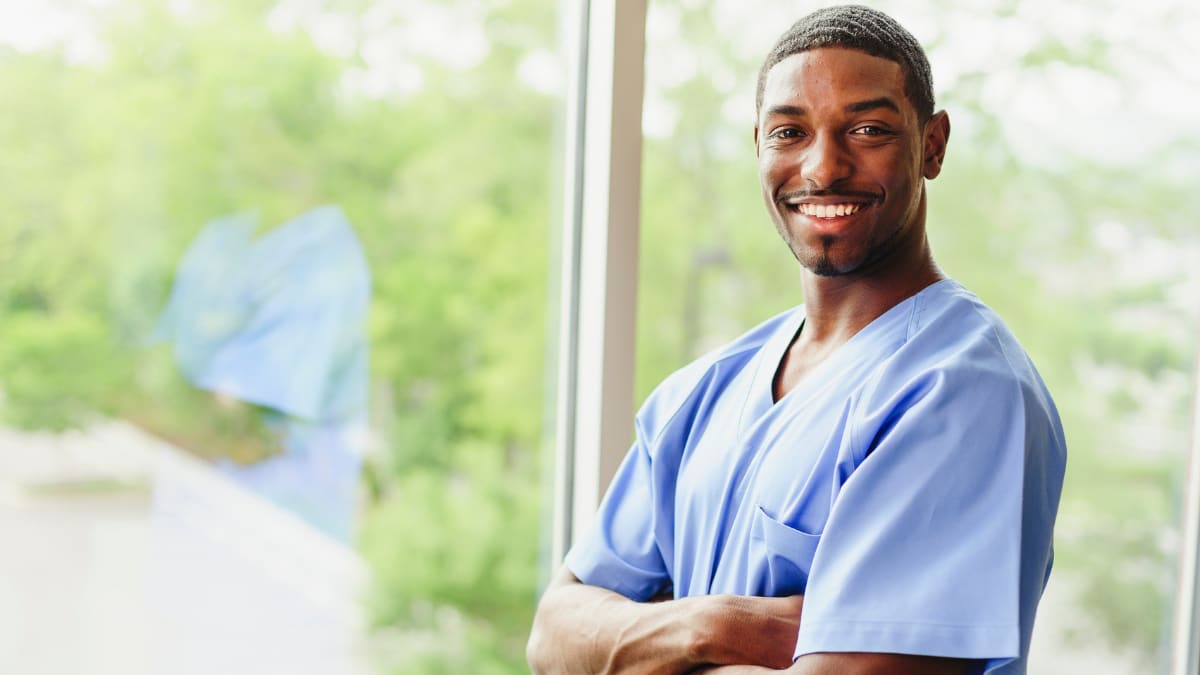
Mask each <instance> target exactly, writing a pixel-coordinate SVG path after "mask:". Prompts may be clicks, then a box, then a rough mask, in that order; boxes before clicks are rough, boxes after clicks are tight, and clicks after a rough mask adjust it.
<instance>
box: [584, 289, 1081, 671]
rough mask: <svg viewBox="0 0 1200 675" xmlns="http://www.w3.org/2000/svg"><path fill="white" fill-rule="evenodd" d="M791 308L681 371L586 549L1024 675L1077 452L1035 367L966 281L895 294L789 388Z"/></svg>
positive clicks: (806, 636) (598, 569)
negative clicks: (782, 368) (798, 601)
mask: <svg viewBox="0 0 1200 675" xmlns="http://www.w3.org/2000/svg"><path fill="white" fill-rule="evenodd" d="M803 319H804V311H803V308H802V307H801V308H798V309H796V310H792V311H789V312H786V313H784V314H782V315H780V316H778V317H775V318H774V319H771V320H770V321H768V322H766V323H765V324H763V325H761V326H759V327H758V328H755V329H754V330H752V331H750V332H749V333H747V334H746V335H744V336H742V337H741V338H739V339H738V340H736V341H735V342H733V343H731V344H729V345H727V346H726V347H724V348H722V349H719V350H717V351H715V352H713V353H711V354H709V355H707V356H705V357H703V358H701V359H699V360H698V361H696V362H694V363H692V364H691V365H689V366H687V367H685V368H683V369H682V370H680V371H678V372H676V373H675V374H673V375H672V376H670V377H669V378H668V379H667V380H666V381H665V382H663V384H662V385H660V386H659V387H658V389H657V390H655V392H654V393H653V394H651V396H650V398H649V399H648V400H647V401H646V403H645V405H644V406H643V408H642V410H641V411H640V412H639V414H638V417H637V436H638V440H637V442H636V443H635V445H634V447H633V449H632V450H631V451H630V453H629V455H628V456H627V457H626V458H625V461H624V463H623V464H622V465H621V468H620V469H619V471H618V472H617V475H616V477H615V478H614V479H613V483H612V486H611V487H610V488H609V492H608V494H607V495H606V497H605V499H604V503H603V504H602V506H601V508H600V514H599V516H598V517H597V523H596V525H595V526H593V528H592V529H591V531H589V532H588V533H587V534H586V535H585V536H584V537H583V538H582V539H581V540H580V541H579V542H578V543H577V544H576V546H575V548H574V549H573V550H572V551H571V552H570V554H569V555H568V556H567V565H568V567H569V568H570V569H571V570H572V571H573V572H574V573H575V575H576V576H577V577H579V578H580V579H581V580H583V581H584V582H586V583H589V584H593V585H597V586H603V587H606V588H610V589H613V590H615V591H618V592H620V593H623V594H625V595H627V596H629V597H631V598H634V599H637V600H645V599H647V598H650V597H651V596H653V595H655V594H657V593H659V592H660V591H663V590H666V589H672V590H673V592H674V594H675V597H684V596H692V595H703V594H710V593H735V594H741V595H760V596H781V595H790V594H795V593H803V594H805V599H804V612H803V618H802V619H801V625H800V634H799V641H798V644H797V645H796V654H797V655H800V654H806V653H811V652H821V651H825V652H830V651H833V652H838V651H862V652H893V653H905V654H925V655H937V656H958V657H964V658H973V659H986V660H987V661H988V667H989V668H998V670H995V671H993V672H999V673H1023V672H1025V661H1024V659H1025V657H1026V655H1027V654H1028V651H1029V637H1030V632H1031V630H1032V628H1033V616H1034V610H1035V608H1036V605H1037V601H1038V599H1039V598H1040V596H1041V593H1042V588H1043V586H1044V584H1045V581H1046V578H1047V576H1048V574H1049V572H1050V563H1051V558H1052V550H1051V541H1050V540H1051V530H1052V527H1053V524H1054V515H1055V512H1056V510H1057V508H1058V498H1059V492H1060V490H1061V487H1062V480H1063V470H1064V465H1065V462H1066V447H1065V441H1064V439H1063V433H1062V428H1061V425H1060V422H1059V419H1058V414H1057V412H1056V411H1055V408H1054V404H1053V402H1052V401H1051V400H1050V395H1049V394H1048V393H1047V391H1046V389H1045V387H1044V385H1043V384H1042V381H1041V379H1040V378H1039V376H1038V375H1037V373H1036V372H1035V370H1034V368H1033V364H1032V363H1031V362H1030V360H1029V358H1028V357H1027V356H1026V354H1025V352H1024V351H1023V350H1022V349H1021V347H1020V345H1018V344H1017V342H1016V339H1015V338H1014V337H1013V336H1012V335H1011V334H1010V333H1009V332H1008V330H1007V329H1006V328H1005V327H1004V326H1003V324H1002V323H1001V322H1000V320H999V319H998V318H997V317H996V316H995V314H993V313H992V312H991V310H989V309H988V308H986V307H985V306H984V305H983V304H982V303H981V302H980V301H979V299H978V298H976V297H975V296H974V295H972V294H971V293H970V292H969V291H967V290H966V289H964V288H963V287H962V286H960V285H958V284H957V283H956V282H954V281H950V280H946V281H941V282H939V283H937V284H934V285H932V286H930V287H928V288H926V289H925V290H923V291H922V292H920V293H918V294H917V295H915V296H913V297H912V298H909V299H907V300H905V301H903V302H901V303H900V304H898V305H896V306H895V307H893V308H892V309H891V310H889V311H888V312H886V313H885V314H883V315H882V316H880V317H879V318H877V319H876V320H875V321H874V322H872V323H871V324H870V325H868V326H867V327H866V328H864V329H863V330H862V331H860V332H859V333H858V334H857V335H855V336H854V337H853V338H852V339H851V340H850V341H849V342H847V343H846V344H845V345H843V346H842V347H841V348H840V349H838V350H837V351H836V352H835V353H834V354H833V355H831V356H830V357H829V358H827V359H826V360H825V361H824V362H823V363H821V364H820V365H819V366H818V367H817V368H816V369H814V370H813V371H811V372H810V373H809V374H808V375H807V376H806V377H805V378H804V379H803V380H802V381H801V382H800V383H799V384H798V385H797V386H796V387H795V389H793V390H792V391H791V392H789V393H788V394H787V396H785V397H783V399H781V400H780V401H779V402H778V403H774V404H773V403H772V379H773V377H774V374H775V371H776V368H777V366H778V364H779V362H780V359H781V358H782V356H783V354H784V352H785V351H786V349H787V347H788V345H789V343H790V341H791V339H792V337H793V336H794V335H795V334H796V332H797V330H799V328H800V326H801V324H802V321H803Z"/></svg>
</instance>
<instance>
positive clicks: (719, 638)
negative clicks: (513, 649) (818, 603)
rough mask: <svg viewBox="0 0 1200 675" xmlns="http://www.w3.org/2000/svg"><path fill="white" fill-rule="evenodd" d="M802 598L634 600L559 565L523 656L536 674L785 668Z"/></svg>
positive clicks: (664, 673)
mask: <svg viewBox="0 0 1200 675" xmlns="http://www.w3.org/2000/svg"><path fill="white" fill-rule="evenodd" d="M803 602H804V598H803V597H802V596H792V597H789V598H754V597H741V596H733V595H709V596H699V597H692V598H684V599H681V600H668V601H663V602H648V603H643V602H635V601H633V600H630V599H629V598H626V597H625V596H623V595H621V594H619V593H614V592H612V591H609V590H607V589H603V588H599V587H596V586H589V585H587V584H584V583H582V582H581V581H579V580H578V579H577V578H575V575H574V574H572V573H571V572H570V570H568V569H566V568H564V569H563V570H562V571H561V572H560V573H559V575H558V577H557V578H556V579H555V580H554V581H553V582H551V584H550V587H549V588H547V589H546V593H545V594H544V595H543V596H542V600H541V602H540V603H539V605H538V609H537V614H536V616H535V617H534V623H533V630H532V632H531V633H530V636H529V644H528V646H527V648H526V656H527V658H528V660H529V665H530V667H531V668H532V669H533V672H534V673H536V674H537V675H558V674H564V673H571V674H572V675H582V674H589V675H590V674H593V673H595V674H599V673H605V674H616V673H625V674H630V675H632V674H635V673H647V674H648V673H654V674H655V675H659V674H661V675H676V674H682V673H691V672H694V671H696V669H697V668H701V667H704V666H709V665H714V664H752V665H756V666H761V667H763V668H767V669H772V668H786V667H787V666H788V665H789V664H791V662H792V650H793V649H794V648H795V645H796V635H797V630H798V628H799V625H800V611H801V607H802V605H803Z"/></svg>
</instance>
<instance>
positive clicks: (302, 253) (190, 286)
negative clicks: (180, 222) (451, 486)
mask: <svg viewBox="0 0 1200 675" xmlns="http://www.w3.org/2000/svg"><path fill="white" fill-rule="evenodd" d="M256 230H257V219H256V218H255V217H253V216H250V215H233V216H226V217H224V218H220V219H218V220H215V221H213V222H211V223H209V224H208V225H206V226H205V227H204V229H203V230H201V232H200V234H199V235H198V236H197V237H196V240H195V241H194V242H193V243H192V245H191V246H190V247H189V248H188V250H187V253H186V254H185V255H184V258H183V261H182V262H181V264H180V267H179V272H178V274H177V275H176V280H175V285H174V287H173V289H172V292H171V299H170V302H169V303H168V305H167V308H166V310H165V311H164V312H163V316H162V318H161V319H160V321H159V326H158V332H157V337H158V338H159V339H165V340H171V341H173V342H174V348H175V349H174V351H175V356H176V359H177V361H178V362H179V365H180V367H181V369H182V370H183V372H184V373H185V374H186V375H187V377H188V379H189V380H190V381H191V382H192V383H193V384H195V385H196V386H197V387H199V388H201V389H205V390H208V391H212V392H217V393H220V394H223V395H225V396H229V397H232V398H236V399H238V400H241V401H248V402H251V403H256V404H258V405H262V406H267V407H269V408H271V409H272V410H273V411H276V412H275V413H274V414H270V415H268V416H267V419H266V421H267V424H268V425H269V426H270V427H271V428H272V429H273V430H274V431H275V432H277V433H278V434H279V435H280V437H281V440H282V443H283V446H284V450H285V452H283V453H282V454H280V455H276V456H273V457H269V458H267V459H265V460H263V461H261V462H258V463H256V464H254V465H250V466H240V465H236V464H233V463H231V462H225V463H223V464H222V465H221V467H220V468H221V469H222V471H223V472H224V473H225V474H226V475H228V476H229V477H230V478H232V479H233V480H234V481H236V482H237V483H239V484H241V485H243V486H244V487H246V488H248V489H250V490H251V491H252V492H254V493H255V494H258V495H261V496H263V497H266V498H267V499H270V500H271V501H272V502H275V503H276V504H278V505H280V506H282V507H283V508H285V509H287V510H288V511H290V512H292V513H294V514H296V515H298V516H300V517H301V518H303V519H304V520H305V521H306V522H308V523H309V524H310V525H313V526H314V527H316V528H318V529H320V530H321V531H323V532H325V533H326V534H329V535H331V536H333V537H334V538H336V539H338V540H340V541H343V542H349V541H350V539H351V535H352V527H353V521H354V511H355V508H354V507H355V501H356V494H357V488H358V477H359V472H360V467H361V464H362V457H361V455H362V450H363V447H362V445H363V442H362V439H363V438H364V437H365V434H364V429H365V427H366V406H367V358H368V353H367V351H368V348H367V339H366V317H367V310H368V307H369V304H370V299H371V278H370V271H369V269H368V267H367V261H366V257H365V256H364V255H363V251H362V247H361V245H360V244H359V241H358V236H357V235H356V234H355V233H354V228H353V227H352V226H351V225H350V222H349V221H348V220H347V219H346V216H345V215H344V214H343V213H342V210H341V209H339V208H338V207H336V206H322V207H319V208H316V209H313V210H311V211H308V212H306V213H304V214H302V215H300V216H298V217H296V218H294V219H292V220H290V221H288V222H286V223H284V224H282V225H280V226H278V227H276V228H274V229H272V230H270V231H269V232H266V233H265V234H263V235H262V236H260V237H258V238H255V236H254V235H255V231H256Z"/></svg>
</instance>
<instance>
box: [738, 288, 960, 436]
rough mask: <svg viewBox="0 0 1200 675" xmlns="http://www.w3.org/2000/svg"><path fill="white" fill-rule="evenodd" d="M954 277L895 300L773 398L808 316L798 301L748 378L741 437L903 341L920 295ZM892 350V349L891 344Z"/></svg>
mask: <svg viewBox="0 0 1200 675" xmlns="http://www.w3.org/2000/svg"><path fill="white" fill-rule="evenodd" d="M954 283H955V282H954V281H953V280H951V279H942V280H939V281H936V282H934V283H932V284H930V285H929V286H926V287H925V288H923V289H921V290H920V291H918V292H917V293H915V294H914V295H911V296H909V297H907V298H905V299H904V300H901V301H900V302H898V303H896V304H895V305H894V306H892V307H891V308H890V309H888V310H887V311H886V312H884V313H883V314H880V315H879V316H877V317H875V319H874V320H872V321H871V322H870V323H868V324H867V325H866V326H863V328H862V330H860V331H858V332H857V333H855V334H854V335H853V336H851V337H850V339H849V340H847V341H846V343H845V344H843V345H841V346H840V347H838V348H837V349H835V350H834V351H833V353H831V354H830V355H829V356H828V357H826V358H825V360H823V361H822V362H821V363H819V364H817V365H816V366H815V367H814V368H813V369H812V370H811V371H809V372H808V373H807V374H806V375H805V376H804V377H803V379H801V380H800V381H799V382H798V383H796V386H794V387H792V389H791V390H790V391H788V392H787V393H786V394H784V395H783V396H782V397H781V398H780V399H779V400H778V401H776V400H775V391H774V387H775V374H776V373H777V372H778V370H779V366H780V363H781V362H782V361H783V357H784V355H785V354H786V353H787V350H788V348H789V347H790V346H791V344H792V342H793V340H794V339H795V338H796V336H797V335H798V333H799V332H800V330H801V328H802V327H803V325H804V321H805V318H806V316H807V314H806V312H805V306H804V305H800V306H798V307H796V308H795V309H794V310H793V311H792V313H791V314H790V315H789V316H787V317H786V318H785V319H784V320H783V321H782V322H781V323H780V325H779V327H778V328H777V329H776V331H775V333H774V334H772V335H771V337H770V338H769V339H768V340H767V342H766V343H765V344H764V345H763V347H762V349H761V350H760V351H759V354H758V359H757V363H756V364H755V369H754V376H753V378H752V379H751V381H750V389H749V391H748V392H747V396H746V403H745V405H744V406H743V408H742V414H741V419H739V420H738V432H739V433H738V435H739V437H740V436H742V435H743V434H745V432H747V431H748V430H749V429H750V428H751V427H752V426H754V425H755V424H756V423H757V422H758V420H760V419H762V417H763V416H764V415H765V414H767V412H768V411H770V410H771V409H772V408H776V407H778V408H783V407H784V406H791V405H800V404H802V403H803V402H804V401H807V400H809V399H811V398H812V397H813V396H814V395H815V394H817V393H819V392H820V391H821V390H823V389H825V388H827V387H829V386H832V385H833V384H836V383H837V382H838V381H840V380H841V375H842V374H844V373H845V371H846V370H847V369H848V368H851V367H853V366H854V365H855V364H860V363H862V362H863V361H862V359H863V357H864V355H865V354H868V353H870V354H875V355H878V354H879V352H880V350H881V348H884V347H885V345H887V344H889V343H892V344H894V345H895V346H899V345H900V344H902V343H903V341H904V339H905V337H906V336H907V329H908V324H909V323H910V321H911V319H912V316H913V313H914V311H915V310H916V308H917V307H918V306H919V304H920V302H921V299H922V296H924V295H926V294H927V293H929V292H931V291H932V290H933V289H935V288H941V287H943V286H947V285H953V284H954ZM888 351H889V353H890V350H888Z"/></svg>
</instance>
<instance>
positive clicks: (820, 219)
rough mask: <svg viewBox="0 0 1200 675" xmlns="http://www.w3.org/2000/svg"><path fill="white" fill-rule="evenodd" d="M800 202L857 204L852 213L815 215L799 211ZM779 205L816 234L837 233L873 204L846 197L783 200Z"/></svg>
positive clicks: (847, 227)
mask: <svg viewBox="0 0 1200 675" xmlns="http://www.w3.org/2000/svg"><path fill="white" fill-rule="evenodd" d="M801 204H812V205H821V206H831V205H837V204H854V205H856V206H858V210H856V211H855V212H854V213H848V214H845V215H841V216H816V215H808V214H805V213H803V212H801V211H800V207H801ZM781 206H782V207H783V208H784V209H785V210H786V211H787V212H788V213H789V214H791V216H792V217H793V218H797V219H799V220H800V221H801V222H803V223H804V224H805V225H807V227H808V229H809V230H811V231H812V232H815V233H817V234H837V233H839V232H841V231H844V230H846V229H849V228H850V227H851V226H853V224H854V222H855V220H856V219H858V218H859V217H860V216H862V214H864V213H866V212H867V211H869V210H870V209H871V208H872V207H873V206H874V203H872V202H863V201H858V200H853V201H852V200H846V199H805V200H803V201H802V202H796V203H786V202H785V203H783V204H781Z"/></svg>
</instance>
